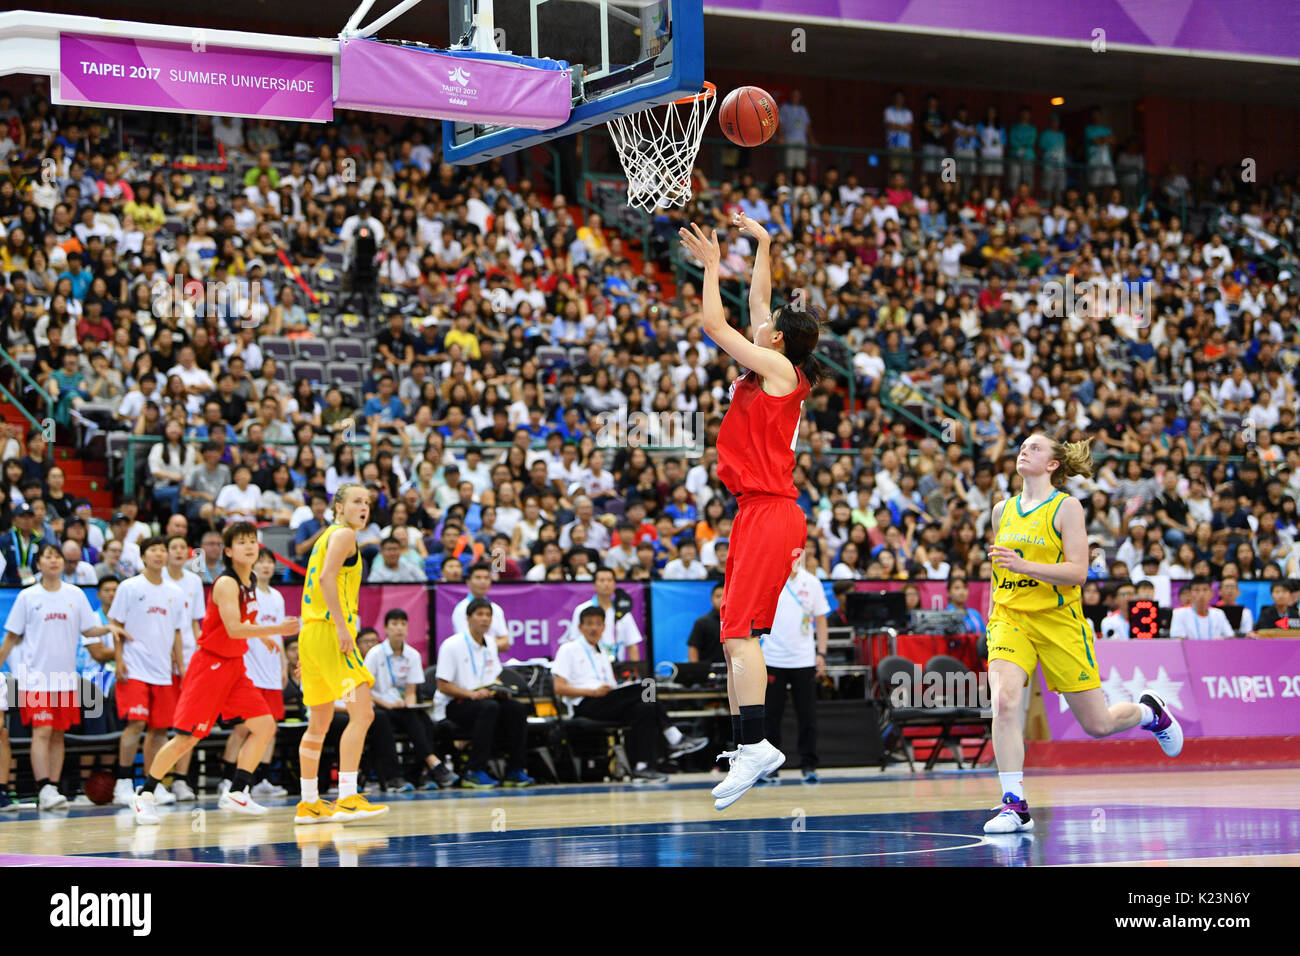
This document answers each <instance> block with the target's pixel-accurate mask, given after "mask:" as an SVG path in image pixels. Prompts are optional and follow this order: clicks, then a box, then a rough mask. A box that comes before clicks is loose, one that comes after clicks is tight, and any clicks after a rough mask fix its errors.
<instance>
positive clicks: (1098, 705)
mask: <svg viewBox="0 0 1300 956" xmlns="http://www.w3.org/2000/svg"><path fill="white" fill-rule="evenodd" d="M1089 444H1090V442H1089V441H1083V442H1076V443H1073V444H1068V445H1067V444H1062V443H1061V442H1059V441H1055V440H1053V439H1051V438H1049V437H1048V436H1046V435H1042V434H1034V435H1030V436H1029V437H1028V438H1026V439H1025V443H1024V444H1023V445H1021V446H1020V455H1019V457H1018V458H1017V459H1016V472H1017V473H1018V474H1019V475H1020V477H1021V479H1022V480H1023V486H1022V490H1021V492H1020V494H1018V495H1016V496H1015V497H1013V498H1011V499H1009V500H1006V501H1000V502H998V503H997V504H996V505H994V506H993V522H992V527H993V528H995V529H996V532H997V534H996V537H995V538H994V542H993V547H991V548H990V549H989V557H990V559H991V560H992V562H993V580H992V582H991V587H990V594H989V598H990V600H989V605H990V606H989V616H988V621H989V623H988V648H989V683H990V689H991V691H992V695H993V697H994V705H993V706H994V710H993V753H994V755H995V756H996V757H997V762H998V779H999V781H1000V783H1001V786H1002V804H1001V806H1000V807H998V808H996V809H998V810H999V813H998V815H997V816H995V817H994V818H993V819H991V820H989V821H988V822H987V823H986V824H984V832H985V833H1015V832H1019V831H1022V830H1032V829H1033V828H1034V821H1033V820H1032V819H1031V818H1030V816H1029V803H1028V801H1026V800H1025V790H1024V766H1025V733H1024V731H1025V728H1024V713H1023V710H1022V704H1023V698H1022V697H1021V695H1022V694H1024V693H1027V692H1028V691H1027V687H1028V685H1029V678H1030V676H1031V675H1032V674H1033V673H1034V669H1035V667H1036V666H1037V665H1038V664H1039V663H1041V664H1042V666H1043V676H1044V677H1046V678H1047V687H1048V689H1049V690H1054V691H1056V692H1058V693H1060V694H1062V695H1064V697H1065V700H1066V702H1067V703H1068V704H1069V705H1070V710H1071V712H1072V713H1073V714H1074V719H1075V720H1077V721H1078V722H1079V725H1080V726H1081V727H1082V728H1083V729H1084V730H1085V731H1087V732H1088V734H1090V735H1091V736H1093V737H1108V736H1110V735H1111V734H1117V733H1121V732H1122V731H1125V730H1128V729H1129V728H1131V727H1136V726H1138V725H1139V724H1140V725H1141V726H1142V727H1143V728H1144V729H1146V730H1150V731H1151V732H1152V733H1154V734H1155V736H1156V740H1157V741H1158V742H1159V743H1160V746H1161V748H1162V749H1163V750H1164V752H1165V753H1166V754H1168V755H1169V756H1171V757H1176V756H1177V755H1178V754H1179V752H1180V751H1181V750H1182V748H1183V731H1182V728H1181V727H1180V726H1179V724H1178V721H1177V720H1176V719H1174V715H1173V714H1172V712H1170V710H1169V709H1168V707H1166V705H1165V702H1164V701H1163V700H1161V699H1160V698H1159V697H1157V696H1156V695H1155V694H1152V693H1150V692H1149V691H1148V692H1147V693H1145V694H1143V695H1142V698H1141V700H1140V701H1139V702H1138V703H1136V704H1130V703H1127V702H1124V703H1118V704H1112V705H1111V706H1109V707H1108V706H1107V705H1106V695H1105V694H1104V693H1103V692H1102V690H1101V676H1100V674H1099V673H1098V670H1097V656H1096V653H1095V651H1094V649H1093V633H1092V627H1091V625H1090V624H1089V623H1088V620H1087V618H1085V617H1084V615H1083V608H1082V586H1083V583H1084V581H1085V580H1086V579H1087V577H1088V534H1087V530H1086V523H1085V521H1084V514H1083V505H1081V504H1080V503H1079V501H1078V499H1076V498H1073V497H1071V496H1070V495H1069V494H1067V493H1066V492H1065V491H1063V490H1062V488H1063V487H1064V485H1065V479H1066V478H1069V477H1072V476H1074V475H1084V476H1085V477H1087V476H1091V475H1092V453H1091V452H1090V451H1089V448H1088V446H1089Z"/></svg>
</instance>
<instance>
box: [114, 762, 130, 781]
mask: <svg viewBox="0 0 1300 956" xmlns="http://www.w3.org/2000/svg"><path fill="white" fill-rule="evenodd" d="M113 775H114V776H116V777H117V779H118V780H130V779H131V778H132V777H134V776H135V768H134V766H131V767H124V766H122V765H121V764H118V765H117V766H116V767H114V768H113Z"/></svg>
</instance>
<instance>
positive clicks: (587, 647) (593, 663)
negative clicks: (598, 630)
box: [579, 637, 609, 682]
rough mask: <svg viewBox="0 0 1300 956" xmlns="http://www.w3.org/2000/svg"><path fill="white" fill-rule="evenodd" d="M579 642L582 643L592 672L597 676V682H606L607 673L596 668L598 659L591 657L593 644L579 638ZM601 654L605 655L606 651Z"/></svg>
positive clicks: (583, 638)
mask: <svg viewBox="0 0 1300 956" xmlns="http://www.w3.org/2000/svg"><path fill="white" fill-rule="evenodd" d="M579 640H580V641H581V642H582V650H583V651H584V652H585V653H586V655H587V663H588V664H590V665H591V672H592V673H593V674H595V675H596V680H598V681H602V682H603V681H604V680H605V672H604V671H603V670H601V669H600V668H599V667H597V666H596V659H595V658H594V657H592V656H591V642H590V641H588V640H587V639H586V638H585V637H582V638H579ZM601 653H602V654H604V651H601ZM608 659H609V658H606V660H608Z"/></svg>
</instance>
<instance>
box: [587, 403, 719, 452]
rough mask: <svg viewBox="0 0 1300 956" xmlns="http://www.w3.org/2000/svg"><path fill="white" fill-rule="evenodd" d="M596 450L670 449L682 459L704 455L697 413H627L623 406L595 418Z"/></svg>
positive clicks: (638, 411) (699, 414)
mask: <svg viewBox="0 0 1300 956" xmlns="http://www.w3.org/2000/svg"><path fill="white" fill-rule="evenodd" d="M595 425H596V433H595V438H596V447H597V448H645V447H653V448H671V449H674V450H676V451H678V452H680V453H681V456H682V457H683V458H699V457H700V456H702V455H703V454H704V415H703V414H702V413H701V412H667V411H664V412H654V413H650V412H643V411H640V410H639V409H638V410H636V411H633V412H629V411H628V408H627V406H626V405H620V406H619V407H618V408H617V409H615V410H612V411H608V412H602V413H601V414H600V415H597V416H596V418H595Z"/></svg>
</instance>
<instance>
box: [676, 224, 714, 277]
mask: <svg viewBox="0 0 1300 956" xmlns="http://www.w3.org/2000/svg"><path fill="white" fill-rule="evenodd" d="M677 234H678V235H679V236H680V237H681V240H682V245H683V246H685V247H686V251H687V252H689V253H690V254H691V255H692V256H694V257H695V258H696V259H698V260H699V261H700V262H701V263H703V265H704V268H705V269H716V268H717V267H718V263H719V262H720V261H721V260H722V251H721V250H720V249H719V248H718V232H717V230H716V229H715V230H711V231H710V234H709V236H705V235H704V230H702V229H701V228H700V227H699V226H698V225H697V224H696V223H691V228H690V229H686V228H682V229H679V230H678V231H677Z"/></svg>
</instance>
